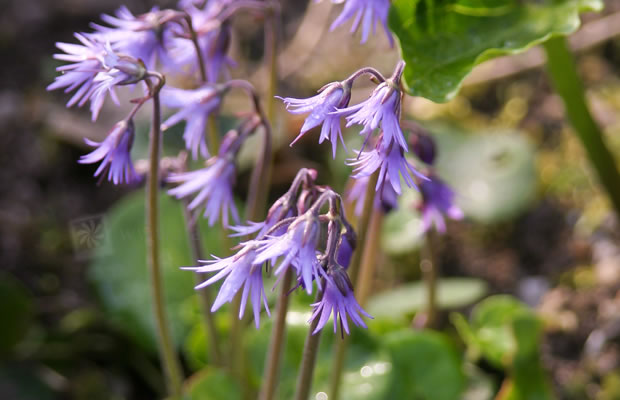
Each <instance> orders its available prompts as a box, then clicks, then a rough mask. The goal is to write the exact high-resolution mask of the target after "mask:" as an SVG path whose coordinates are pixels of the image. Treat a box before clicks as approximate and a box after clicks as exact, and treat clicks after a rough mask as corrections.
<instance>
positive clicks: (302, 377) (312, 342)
mask: <svg viewBox="0 0 620 400" xmlns="http://www.w3.org/2000/svg"><path fill="white" fill-rule="evenodd" d="M325 285H326V283H325V282H323V287H325ZM322 297H323V292H322V291H321V292H319V293H317V296H316V302H317V303H318V302H319V301H321V298H322ZM318 324H319V318H315V319H313V320H312V323H311V324H310V329H309V330H308V336H307V337H306V343H305V344H304V350H303V353H302V356H301V357H302V358H301V366H300V367H299V373H298V374H297V386H296V387H295V397H294V399H295V400H308V396H309V395H310V388H311V386H312V375H313V373H314V366H315V364H316V356H317V354H318V352H319V343H320V341H321V333H322V332H323V331H322V330H320V331H318V332H317V333H315V334H314V335H313V334H312V332H314V330H315V329H316V327H317V325H318Z"/></svg>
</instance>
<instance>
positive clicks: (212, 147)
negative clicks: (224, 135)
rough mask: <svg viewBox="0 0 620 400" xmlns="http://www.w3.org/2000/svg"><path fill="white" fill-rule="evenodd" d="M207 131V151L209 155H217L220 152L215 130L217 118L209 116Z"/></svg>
mask: <svg viewBox="0 0 620 400" xmlns="http://www.w3.org/2000/svg"><path fill="white" fill-rule="evenodd" d="M207 131H208V134H209V151H210V153H211V154H218V152H219V151H220V134H219V132H218V130H217V118H216V117H215V115H214V114H210V115H209V118H208V119H207Z"/></svg>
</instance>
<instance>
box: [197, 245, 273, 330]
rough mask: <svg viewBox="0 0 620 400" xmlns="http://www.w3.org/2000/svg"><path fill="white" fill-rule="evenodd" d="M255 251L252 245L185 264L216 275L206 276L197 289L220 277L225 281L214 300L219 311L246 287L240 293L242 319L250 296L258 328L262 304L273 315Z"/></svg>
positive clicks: (213, 309) (214, 308) (213, 310)
mask: <svg viewBox="0 0 620 400" xmlns="http://www.w3.org/2000/svg"><path fill="white" fill-rule="evenodd" d="M255 257H256V253H255V251H254V249H253V248H252V247H250V246H248V247H244V248H243V249H242V250H241V251H239V252H238V253H237V254H235V255H233V256H231V257H228V258H221V259H220V258H216V259H215V260H210V261H201V262H205V263H206V264H207V265H204V266H201V267H186V268H185V269H191V270H194V271H196V272H200V273H205V272H214V271H218V273H217V274H215V275H213V276H212V277H211V278H209V279H207V280H206V281H204V282H203V283H201V284H200V285H198V286H196V289H201V288H204V287H205V286H209V285H211V284H213V283H215V282H217V281H219V280H221V279H224V278H225V279H224V283H223V284H222V287H221V288H220V291H219V292H218V294H217V297H216V298H215V301H214V302H213V306H212V307H211V311H212V312H215V311H217V310H218V309H219V308H220V307H221V306H222V305H224V304H225V303H230V302H231V301H232V300H233V298H234V297H235V295H236V294H237V292H238V291H239V290H240V289H241V287H243V292H242V295H241V306H240V308H239V319H241V318H243V314H244V312H245V308H246V304H247V301H248V298H250V303H251V304H252V309H253V311H254V322H255V324H256V328H257V329H258V327H259V326H260V311H261V303H262V306H264V307H265V311H266V312H267V315H269V316H271V314H270V312H269V306H268V305H267V296H265V288H264V285H263V276H262V266H261V265H257V264H256V263H255Z"/></svg>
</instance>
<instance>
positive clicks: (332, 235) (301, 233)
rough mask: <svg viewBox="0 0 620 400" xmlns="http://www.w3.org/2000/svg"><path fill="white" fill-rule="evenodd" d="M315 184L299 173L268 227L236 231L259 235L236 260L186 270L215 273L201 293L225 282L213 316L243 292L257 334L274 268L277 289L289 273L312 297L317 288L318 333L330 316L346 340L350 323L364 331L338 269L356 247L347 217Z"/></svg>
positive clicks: (327, 191)
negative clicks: (268, 274)
mask: <svg viewBox="0 0 620 400" xmlns="http://www.w3.org/2000/svg"><path fill="white" fill-rule="evenodd" d="M315 178H316V172H315V171H313V170H307V169H302V170H300V172H299V173H298V175H297V177H296V178H295V180H294V181H293V184H292V185H291V188H290V189H289V190H288V191H287V192H286V193H285V194H284V195H283V196H282V197H281V198H280V199H278V200H277V201H276V202H275V203H274V205H273V206H272V207H271V208H270V212H269V215H268V216H267V219H266V220H265V222H263V223H254V224H251V225H250V226H247V227H237V228H235V230H236V231H237V233H238V234H239V233H250V232H257V231H258V234H257V235H256V237H255V238H254V239H251V240H247V241H245V242H243V243H241V245H240V249H239V251H238V252H237V253H236V254H235V255H233V256H231V257H228V258H225V259H215V260H212V261H204V263H205V264H206V265H204V266H198V267H188V268H187V269H192V270H195V271H197V272H217V273H216V274H215V275H214V276H212V277H211V278H209V279H207V280H206V281H205V282H203V283H202V284H200V285H198V286H197V289H199V288H202V287H205V286H208V285H211V284H213V283H215V282H217V281H219V280H222V279H223V280H224V282H223V284H222V287H221V288H220V291H219V293H218V295H217V298H216V300H215V302H214V304H213V307H212V311H215V310H217V309H218V308H219V307H221V306H222V305H223V304H225V303H227V302H231V301H232V299H233V298H234V296H235V294H236V293H238V292H239V291H240V290H242V288H243V292H242V304H241V309H240V311H239V315H240V316H242V315H243V311H244V308H245V306H246V303H247V299H248V298H250V303H251V305H252V309H253V311H254V320H255V323H256V327H257V328H258V326H259V324H260V310H261V309H262V308H263V307H264V309H265V311H266V312H267V314H269V307H268V304H267V302H266V300H265V297H264V288H263V275H262V274H263V270H265V269H264V268H263V266H265V265H267V264H269V263H271V264H273V266H274V269H273V274H274V275H275V276H276V277H278V280H277V282H276V285H277V284H279V282H280V279H281V278H282V277H283V276H284V273H285V272H286V271H288V270H292V271H293V272H294V274H295V276H296V277H297V281H298V286H299V287H302V288H303V289H304V290H305V291H306V292H307V293H308V294H311V293H312V292H313V288H314V286H315V285H316V286H317V289H318V290H319V291H320V292H321V293H322V294H323V295H322V297H321V299H320V300H319V301H318V302H316V303H314V304H312V305H311V306H312V307H313V308H314V312H313V314H312V317H311V320H313V319H315V318H318V319H319V320H318V325H317V326H318V328H317V329H316V330H315V331H314V333H316V332H317V331H318V330H320V329H321V328H322V327H323V326H324V325H325V324H326V323H327V320H328V319H329V317H330V315H331V313H332V311H333V313H334V318H335V319H337V320H338V321H339V323H340V324H341V326H342V329H343V331H344V332H346V333H347V334H348V333H349V325H348V323H347V318H350V319H351V321H353V323H354V324H355V325H358V326H362V327H365V326H366V325H365V324H364V321H363V320H362V318H361V316H366V317H370V315H368V314H367V313H366V312H365V311H364V310H363V309H362V308H361V307H360V306H359V304H358V303H357V301H356V300H355V297H354V296H353V288H352V286H351V285H350V282H349V280H348V277H347V276H346V272H345V270H344V267H345V266H342V265H340V264H339V262H340V261H342V262H343V263H345V264H347V265H346V266H348V262H349V260H350V257H351V253H352V251H353V249H354V247H355V240H354V233H353V232H352V230H351V227H350V225H349V223H348V222H347V221H346V219H345V217H344V213H343V210H342V204H341V203H342V202H341V200H340V197H339V196H338V195H337V194H336V193H334V192H333V191H332V190H331V189H329V188H325V187H318V186H315V185H314V180H315ZM327 203H328V204H329V211H328V213H327V214H325V215H320V214H319V211H320V209H321V207H322V206H323V205H325V204H327ZM326 221H329V222H327V225H328V227H327V243H325V242H323V241H322V240H321V237H322V236H321V231H322V226H324V224H325V223H326ZM265 229H266V230H265ZM250 293H251V294H250ZM370 318H371V317H370ZM335 326H336V325H335Z"/></svg>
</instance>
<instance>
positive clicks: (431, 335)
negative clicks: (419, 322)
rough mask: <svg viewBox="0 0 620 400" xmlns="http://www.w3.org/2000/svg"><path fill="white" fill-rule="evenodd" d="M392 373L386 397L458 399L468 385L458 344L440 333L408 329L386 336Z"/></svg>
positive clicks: (433, 399)
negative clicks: (456, 345)
mask: <svg viewBox="0 0 620 400" xmlns="http://www.w3.org/2000/svg"><path fill="white" fill-rule="evenodd" d="M386 345H387V347H388V349H389V352H390V355H391V358H392V375H391V381H390V384H389V388H388V391H387V395H386V396H385V397H384V398H385V399H411V400H459V399H461V394H462V392H463V389H464V386H465V375H464V374H463V369H462V362H461V358H460V355H459V353H458V352H457V350H456V348H455V346H454V345H453V344H452V343H451V342H450V340H449V339H448V338H447V336H445V335H443V334H441V333H439V332H431V331H417V332H416V331H412V330H405V331H400V332H394V333H392V334H390V335H389V336H388V337H387V338H386Z"/></svg>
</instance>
